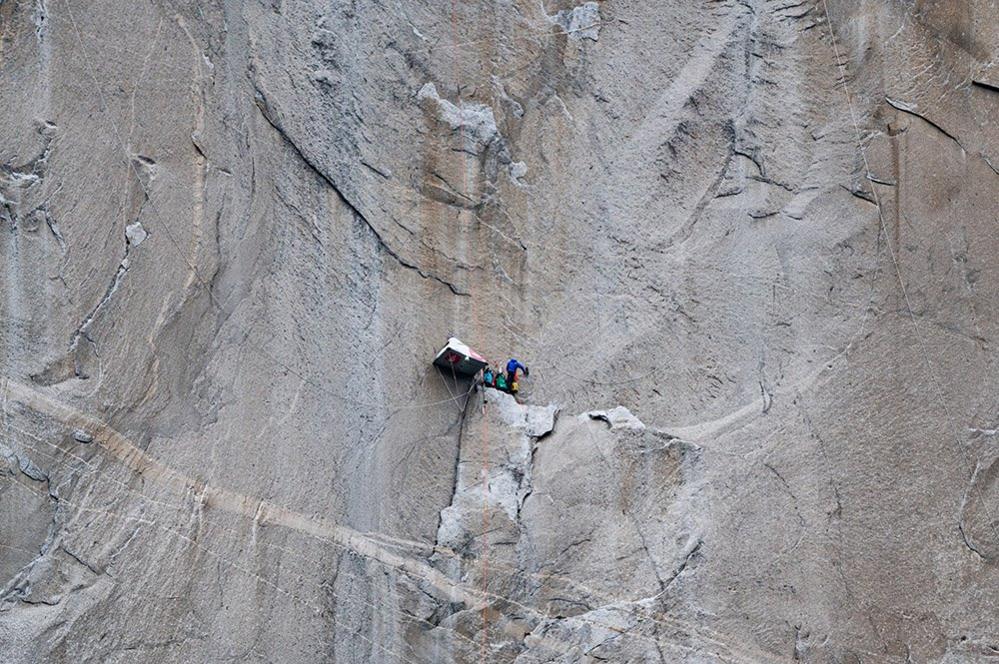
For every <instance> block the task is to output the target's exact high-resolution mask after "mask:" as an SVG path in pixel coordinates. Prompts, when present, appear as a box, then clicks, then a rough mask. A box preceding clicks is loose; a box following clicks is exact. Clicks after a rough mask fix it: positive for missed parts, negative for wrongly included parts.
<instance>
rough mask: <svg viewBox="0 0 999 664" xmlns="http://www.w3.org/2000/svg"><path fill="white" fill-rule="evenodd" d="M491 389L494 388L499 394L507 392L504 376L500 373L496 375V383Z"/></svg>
mask: <svg viewBox="0 0 999 664" xmlns="http://www.w3.org/2000/svg"><path fill="white" fill-rule="evenodd" d="M493 387H495V388H496V389H497V390H499V391H500V392H506V391H507V382H506V376H504V375H503V374H502V373H497V374H496V382H495V384H494V385H493Z"/></svg>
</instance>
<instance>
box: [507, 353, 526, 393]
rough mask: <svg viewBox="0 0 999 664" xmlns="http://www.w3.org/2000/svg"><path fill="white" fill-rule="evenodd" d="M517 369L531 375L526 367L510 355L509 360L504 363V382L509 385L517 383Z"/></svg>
mask: <svg viewBox="0 0 999 664" xmlns="http://www.w3.org/2000/svg"><path fill="white" fill-rule="evenodd" d="M517 369H520V370H521V371H523V372H524V375H525V376H530V375H531V372H530V370H529V369H528V368H527V367H525V366H524V365H523V364H521V363H520V362H518V361H517V360H515V359H513V358H512V357H511V358H510V361H509V362H507V363H506V382H507V385H510V386H511V387H512V386H513V385H516V384H517Z"/></svg>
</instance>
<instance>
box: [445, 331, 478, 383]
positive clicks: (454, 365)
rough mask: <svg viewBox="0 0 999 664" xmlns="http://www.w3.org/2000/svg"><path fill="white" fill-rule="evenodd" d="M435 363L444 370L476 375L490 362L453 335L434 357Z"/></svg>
mask: <svg viewBox="0 0 999 664" xmlns="http://www.w3.org/2000/svg"><path fill="white" fill-rule="evenodd" d="M434 364H435V365H437V366H438V367H440V368H441V369H443V370H444V371H448V372H454V373H456V374H462V375H465V376H474V375H475V374H477V373H479V372H480V371H482V369H483V368H484V367H485V366H486V364H488V363H487V362H486V359H485V358H484V357H482V356H481V355H479V354H478V353H476V352H475V351H474V350H472V349H471V348H469V347H468V346H467V345H465V344H464V343H462V342H461V340H460V339H457V338H455V337H451V338H450V339H448V340H447V345H445V346H444V348H441V350H440V352H439V353H437V355H436V356H435V357H434Z"/></svg>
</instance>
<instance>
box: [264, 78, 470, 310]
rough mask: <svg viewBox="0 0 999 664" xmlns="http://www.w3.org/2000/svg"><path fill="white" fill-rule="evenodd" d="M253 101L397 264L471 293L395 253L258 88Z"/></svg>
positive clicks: (464, 293) (453, 291) (450, 286)
mask: <svg viewBox="0 0 999 664" xmlns="http://www.w3.org/2000/svg"><path fill="white" fill-rule="evenodd" d="M254 102H255V103H256V106H257V108H258V109H259V110H260V114H261V115H262V116H263V117H264V119H265V120H267V124H269V125H270V126H271V127H273V128H274V129H275V131H277V133H278V135H280V136H281V138H282V139H283V140H284V142H285V143H287V145H288V147H290V148H291V149H292V151H293V152H294V153H295V155H296V156H298V158H299V159H300V160H301V161H302V163H304V164H305V165H306V166H308V168H309V170H311V171H312V172H313V173H315V174H316V176H318V177H319V178H320V180H322V182H324V183H325V184H326V185H328V186H329V187H330V189H332V190H333V191H334V192H336V194H337V196H338V197H339V198H340V200H341V201H343V204H344V205H346V206H347V208H348V209H349V210H350V211H351V213H353V215H354V217H355V218H357V219H358V220H359V221H361V222H363V223H364V225H365V226H367V227H368V229H369V230H370V231H371V233H372V234H373V235H374V236H375V239H376V240H377V241H378V244H379V245H380V246H381V247H382V249H384V250H385V253H387V254H388V255H389V256H391V257H392V258H394V259H395V260H396V262H397V263H399V265H401V266H403V267H404V268H406V269H408V270H413V271H414V272H416V273H417V274H419V275H420V276H421V277H423V278H424V279H430V280H432V281H436V282H438V283H440V284H443V285H444V286H447V287H448V288H449V289H450V290H451V292H452V293H454V294H455V295H459V296H462V297H470V296H471V293H466V292H465V291H463V290H461V289H459V288H458V287H457V286H455V285H454V284H452V283H451V282H450V281H447V280H446V279H443V278H442V277H439V276H437V275H436V274H433V273H432V272H427V271H425V270H424V269H423V268H421V267H420V266H418V265H415V264H413V263H410V262H408V261H406V260H404V259H403V258H402V257H401V256H400V255H399V254H398V253H396V251H395V250H394V249H392V247H390V246H389V245H388V243H387V242H386V241H385V238H383V237H382V235H381V233H379V232H378V230H377V229H376V228H375V227H374V225H373V224H372V223H371V222H370V221H368V218H367V217H365V216H364V214H363V213H362V212H361V211H360V210H359V209H358V208H357V206H356V205H354V204H353V203H352V202H351V201H350V200H348V199H347V197H346V196H344V194H343V192H342V191H341V190H340V187H339V186H338V185H337V184H336V182H334V181H333V179H332V178H331V177H330V176H328V175H327V174H326V173H324V172H323V170H322V169H321V168H320V167H319V166H318V165H317V164H315V163H314V162H313V161H312V159H311V158H309V156H308V155H306V154H305V153H304V152H303V151H302V149H301V148H300V147H298V144H297V143H295V141H293V140H292V139H291V137H290V136H289V135H288V134H287V133H286V132H285V130H284V128H283V127H282V126H281V122H280V121H279V120H278V119H277V117H275V115H274V112H273V111H272V110H271V107H270V105H269V104H268V103H267V97H266V96H265V95H264V93H263V92H262V91H261V90H260V89H259V88H257V89H256V95H255V97H254Z"/></svg>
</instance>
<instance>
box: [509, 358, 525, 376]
mask: <svg viewBox="0 0 999 664" xmlns="http://www.w3.org/2000/svg"><path fill="white" fill-rule="evenodd" d="M517 369H520V370H521V371H527V367H525V366H524V365H523V364H521V363H520V362H518V361H517V360H515V359H513V358H510V361H509V362H507V363H506V372H507V373H508V374H511V373H513V372H514V371H516V370H517Z"/></svg>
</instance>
